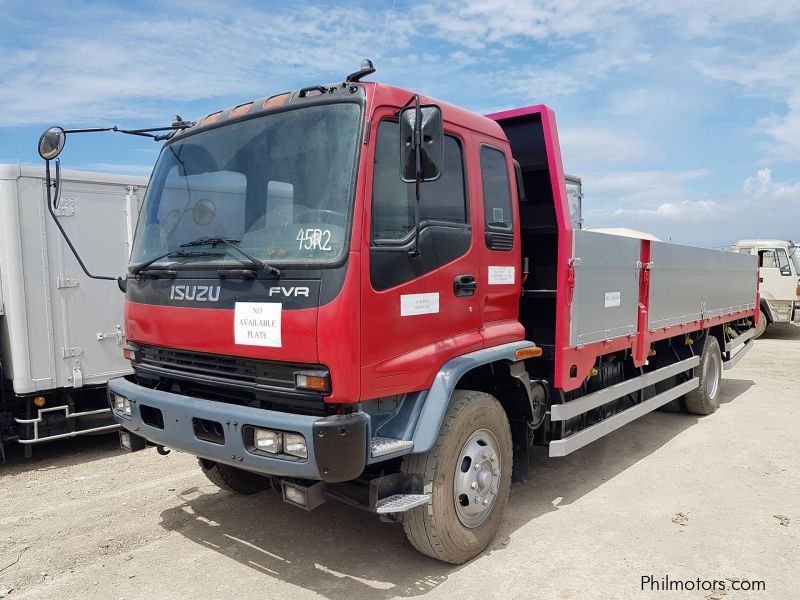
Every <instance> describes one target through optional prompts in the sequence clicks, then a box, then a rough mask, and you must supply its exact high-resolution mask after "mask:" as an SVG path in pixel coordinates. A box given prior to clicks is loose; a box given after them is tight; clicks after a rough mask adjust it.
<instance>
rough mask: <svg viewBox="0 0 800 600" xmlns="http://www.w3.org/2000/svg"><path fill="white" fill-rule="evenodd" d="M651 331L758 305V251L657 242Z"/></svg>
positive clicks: (653, 258) (654, 244) (653, 244)
mask: <svg viewBox="0 0 800 600" xmlns="http://www.w3.org/2000/svg"><path fill="white" fill-rule="evenodd" d="M650 260H651V261H652V263H653V266H652V270H651V273H650V312H649V324H648V325H649V328H650V330H651V331H652V330H655V329H660V328H664V327H672V326H674V325H682V324H684V323H690V322H692V321H697V320H700V319H708V318H711V317H716V316H719V315H724V314H730V313H734V312H737V311H741V310H748V309H753V308H755V289H756V282H755V278H756V261H757V258H756V257H755V256H749V255H746V254H739V253H735V252H722V251H719V250H706V249H703V248H692V247H688V246H678V245H675V244H667V243H665V242H651V247H650Z"/></svg>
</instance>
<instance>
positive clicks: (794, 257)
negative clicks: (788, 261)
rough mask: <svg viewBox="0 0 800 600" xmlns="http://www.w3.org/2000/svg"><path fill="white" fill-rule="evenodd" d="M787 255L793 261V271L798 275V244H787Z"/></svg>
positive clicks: (799, 260) (799, 257) (799, 256)
mask: <svg viewBox="0 0 800 600" xmlns="http://www.w3.org/2000/svg"><path fill="white" fill-rule="evenodd" d="M789 256H791V257H792V262H793V263H794V272H795V273H797V274H798V275H800V246H789Z"/></svg>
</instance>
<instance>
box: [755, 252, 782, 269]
mask: <svg viewBox="0 0 800 600" xmlns="http://www.w3.org/2000/svg"><path fill="white" fill-rule="evenodd" d="M758 255H759V256H760V257H761V266H762V267H766V268H768V269H777V268H778V261H777V260H776V258H775V250H759V251H758Z"/></svg>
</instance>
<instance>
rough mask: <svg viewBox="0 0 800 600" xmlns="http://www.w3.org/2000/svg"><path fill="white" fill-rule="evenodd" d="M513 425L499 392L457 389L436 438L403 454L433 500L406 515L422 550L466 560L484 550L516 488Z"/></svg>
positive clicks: (409, 470) (414, 541) (406, 464)
mask: <svg viewBox="0 0 800 600" xmlns="http://www.w3.org/2000/svg"><path fill="white" fill-rule="evenodd" d="M512 448H513V446H512V443H511V428H510V426H509V424H508V418H507V416H506V413H505V411H504V410H503V407H502V406H501V405H500V403H499V402H498V401H497V399H496V398H494V397H493V396H490V395H489V394H485V393H483V392H476V391H469V390H456V391H455V392H454V393H453V396H452V397H451V399H450V406H449V408H448V409H447V413H446V414H445V417H444V421H443V422H442V427H441V429H440V430H439V436H438V438H437V439H436V442H435V443H434V445H433V448H431V449H430V450H429V451H428V452H426V453H424V454H409V455H406V456H405V457H403V463H402V467H401V469H402V471H403V472H404V473H411V474H417V475H421V476H422V479H423V482H424V486H425V492H426V493H429V494H430V495H431V500H430V502H428V504H425V505H423V506H418V507H416V508H414V509H411V510H410V511H408V512H406V513H405V515H404V521H403V529H404V530H405V534H406V537H408V539H409V541H410V542H411V544H412V545H413V546H414V547H415V548H416V549H417V550H419V551H420V552H422V553H423V554H427V555H428V556H432V557H433V558H437V559H439V560H442V561H445V562H448V563H452V564H461V563H464V562H466V561H468V560H470V559H471V558H473V557H475V556H477V555H478V554H480V552H481V551H483V549H484V548H486V546H487V545H488V544H489V542H490V541H491V540H492V537H494V534H495V532H496V531H497V527H498V526H499V525H500V521H501V520H502V518H503V511H504V510H505V506H506V501H507V500H508V493H509V490H510V488H511V465H512Z"/></svg>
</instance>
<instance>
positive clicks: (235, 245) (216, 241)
mask: <svg viewBox="0 0 800 600" xmlns="http://www.w3.org/2000/svg"><path fill="white" fill-rule="evenodd" d="M209 245H210V246H211V247H212V248H214V247H216V246H219V245H224V246H229V247H231V248H232V249H234V250H236V252H238V253H239V254H241V255H242V256H244V257H245V258H246V259H247V260H248V261H249V262H250V264H252V265H253V266H254V267H257V268H258V269H259V270H261V271H266V272H267V273H269V274H270V275H273V276H274V277H280V274H281V272H280V270H279V269H278V268H277V267H273V266H272V265H269V264H267V263H265V262H264V261H262V260H259V259H258V258H256V257H255V256H253V255H252V254H250V253H249V252H247V251H245V250H243V249H242V248H241V246H239V240H232V239H226V238H213V237H205V238H199V239H197V240H194V241H192V242H186V243H185V244H181V248H192V247H194V246H209Z"/></svg>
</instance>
